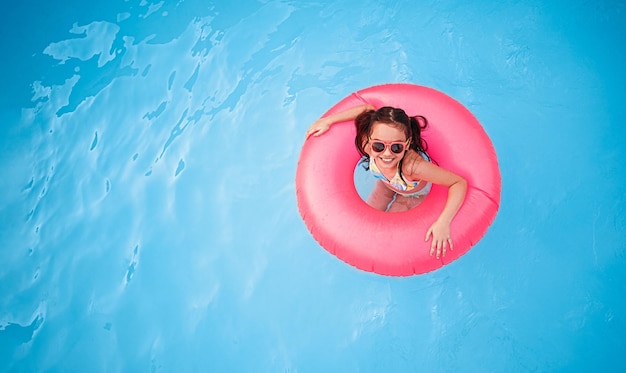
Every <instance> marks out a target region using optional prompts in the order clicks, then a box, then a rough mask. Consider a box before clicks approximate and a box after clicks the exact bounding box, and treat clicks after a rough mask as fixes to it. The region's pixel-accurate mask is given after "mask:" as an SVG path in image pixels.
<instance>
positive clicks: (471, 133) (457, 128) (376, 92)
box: [296, 84, 501, 276]
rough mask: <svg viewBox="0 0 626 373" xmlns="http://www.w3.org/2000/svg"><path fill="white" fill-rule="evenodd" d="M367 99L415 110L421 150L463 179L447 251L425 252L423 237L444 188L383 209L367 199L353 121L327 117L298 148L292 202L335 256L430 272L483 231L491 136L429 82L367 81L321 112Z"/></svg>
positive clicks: (490, 189) (363, 265)
mask: <svg viewBox="0 0 626 373" xmlns="http://www.w3.org/2000/svg"><path fill="white" fill-rule="evenodd" d="M364 103H367V104H372V105H374V107H376V108H379V107H382V106H394V107H399V108H402V109H404V110H405V111H406V112H407V114H408V115H410V116H414V115H418V114H419V115H423V116H425V117H426V118H427V119H428V123H429V125H428V127H427V128H426V130H424V131H423V133H422V136H423V137H424V138H425V139H426V141H427V142H428V152H429V154H430V155H431V156H432V158H433V159H434V160H435V161H436V162H437V163H438V164H439V165H440V166H441V167H443V168H446V169H449V170H451V171H453V172H455V173H457V174H459V175H461V176H463V177H464V178H465V179H466V180H467V182H468V189H467V195H466V197H465V200H464V202H463V205H462V206H461V208H460V209H459V211H458V213H457V215H456V216H455V218H454V220H453V221H452V224H451V228H450V229H451V232H452V240H453V242H454V250H453V251H450V250H448V252H447V254H446V256H445V257H444V256H442V257H441V258H439V259H437V258H436V257H435V256H430V241H429V242H425V241H424V237H425V236H426V231H427V230H428V228H429V227H430V225H431V224H432V223H433V222H434V221H435V220H436V219H437V217H438V216H439V214H440V213H441V211H442V209H443V207H444V205H445V202H446V199H447V193H448V188H446V187H442V186H439V185H433V187H432V189H431V191H430V193H429V194H428V196H427V197H426V199H425V200H424V202H422V203H421V204H420V205H419V206H417V207H415V208H413V209H411V210H409V211H404V212H383V211H379V210H376V209H374V208H372V207H370V206H369V205H367V204H366V203H365V202H364V201H363V199H361V197H360V196H359V195H358V193H357V190H356V187H355V185H354V170H355V167H356V165H357V163H358V161H359V160H360V154H359V153H358V151H357V150H356V148H355V146H354V145H353V144H354V137H355V133H356V130H355V127H354V122H353V121H351V122H344V123H336V124H334V125H333V126H332V127H331V128H330V130H329V131H328V132H327V133H325V134H323V135H321V136H319V137H315V136H311V137H309V138H308V139H307V140H306V141H305V142H304V145H303V147H302V152H301V154H300V159H299V161H298V168H297V171H296V194H297V201H298V209H299V211H300V214H301V215H302V218H303V220H304V222H305V224H306V226H307V228H308V229H309V231H310V232H311V234H312V235H313V237H314V238H315V240H316V241H317V242H318V243H319V244H320V245H321V246H322V247H324V248H325V249H326V250H327V251H328V252H330V253H331V254H333V255H335V256H336V257H337V258H339V259H341V260H343V261H345V262H346V263H348V264H351V265H353V266H355V267H357V268H359V269H362V270H365V271H370V272H375V273H379V274H382V275H391V276H409V275H413V274H422V273H426V272H430V271H433V270H435V269H437V268H440V267H441V266H443V265H446V264H448V263H450V262H452V261H454V260H456V259H458V258H459V257H460V256H462V255H463V254H465V253H466V252H467V251H468V250H469V249H470V248H471V247H472V246H473V245H474V244H476V243H477V242H478V241H479V240H480V239H481V238H482V237H483V236H484V234H485V233H486V231H487V228H488V227H489V225H490V224H491V223H492V221H493V220H494V219H495V216H496V213H497V211H498V207H499V205H500V190H501V178H500V171H499V169H498V161H497V158H496V153H495V150H494V148H493V145H492V143H491V140H490V139H489V137H488V136H487V134H486V133H485V131H484V130H483V128H482V126H481V125H480V123H479V122H478V121H477V120H476V118H475V117H474V116H473V115H472V113H470V112H469V111H468V110H467V109H466V108H465V107H464V106H463V105H461V104H460V103H459V102H457V101H456V100H454V99H453V98H451V97H449V96H447V95H445V94H443V93H441V92H439V91H436V90H434V89H431V88H427V87H422V86H417V85H411V84H386V85H380V86H375V87H370V88H367V89H364V90H361V91H358V92H356V93H353V94H351V95H350V96H348V97H346V98H344V99H343V100H341V101H340V102H339V103H337V104H336V105H335V106H334V107H332V108H331V109H330V110H329V111H328V112H327V113H326V114H325V115H324V116H326V115H330V114H333V113H336V112H339V111H343V110H345V109H348V108H351V107H354V106H357V105H363V104H364Z"/></svg>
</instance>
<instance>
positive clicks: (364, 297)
mask: <svg viewBox="0 0 626 373" xmlns="http://www.w3.org/2000/svg"><path fill="white" fill-rule="evenodd" d="M7 7H8V6H7ZM11 7H12V8H11V9H8V10H7V11H5V12H4V13H3V14H4V16H3V18H4V19H3V22H2V26H1V27H2V29H3V34H2V35H3V36H4V37H3V44H4V50H5V53H6V57H5V58H6V61H5V64H4V65H3V66H5V68H4V71H3V72H2V79H3V82H4V86H5V88H4V89H3V93H2V95H1V96H0V97H2V101H1V103H0V104H1V105H2V106H1V108H0V110H1V115H2V122H3V126H2V127H1V129H0V131H1V136H0V142H1V144H2V146H1V148H0V149H1V150H0V162H1V163H0V164H1V165H2V169H3V170H4V177H3V178H2V181H1V183H0V190H1V193H0V219H1V222H2V226H1V229H0V289H1V291H0V371H7V372H8V371H106V372H110V371H148V370H149V371H233V372H239V371H241V372H248V371H255V372H256V371H268V372H275V371H284V372H322V371H346V372H352V371H361V372H406V371H427V372H433V371H467V372H475V371H488V372H490V371H507V372H530V371H624V370H625V369H626V360H624V359H623V356H624V354H625V353H626V345H625V344H624V343H623V342H624V337H623V336H624V335H625V334H626V318H625V316H624V315H625V314H626V300H625V299H626V281H625V280H626V254H625V253H626V244H625V243H624V241H623V239H624V237H626V234H625V233H626V214H625V211H626V193H625V190H624V187H623V183H624V181H626V169H625V168H624V166H623V164H622V163H623V160H624V159H626V150H624V147H623V146H622V142H623V141H624V140H625V139H626V127H624V126H623V123H624V121H626V108H625V107H624V105H623V93H622V91H623V87H624V86H626V74H625V73H624V72H623V66H624V65H625V63H626V51H625V50H624V48H623V47H622V46H623V45H625V44H626V43H625V42H626V40H625V39H626V37H625V36H624V35H626V33H625V32H624V31H626V30H625V29H626V26H624V23H623V22H622V21H623V19H624V15H625V12H626V7H625V6H624V5H620V4H613V3H611V2H606V1H602V2H598V3H589V2H583V1H575V2H562V1H559V2H553V3H551V4H544V3H543V2H539V1H520V2H504V3H501V4H495V3H492V2H487V1H481V2H474V3H472V4H465V3H462V2H458V1H440V2H422V3H421V4H415V2H413V1H387V2H384V4H382V3H381V2H375V1H366V2H358V3H357V2H353V1H352V2H330V1H328V2H326V1H318V2H312V1H293V2H287V1H244V2H240V3H237V4H234V3H232V4H226V2H217V3H207V2H203V1H198V0H193V1H161V2H154V3H151V2H149V1H145V0H142V1H136V0H131V1H116V2H113V3H110V2H104V1H101V2H96V3H94V4H93V5H89V7H87V6H86V5H75V4H73V3H71V2H67V4H66V6H63V7H58V6H55V5H54V4H52V3H48V2H37V3H36V4H23V3H20V4H19V5H11ZM386 82H410V83H415V84H421V85H426V86H430V87H433V88H436V89H438V90H440V91H443V92H445V93H447V94H448V95H450V96H452V97H454V98H456V99H457V100H458V101H460V102H461V103H463V104H464V105H465V106H466V107H467V108H469V109H470V110H471V111H472V112H473V113H474V115H475V116H476V117H477V118H478V119H479V121H480V122H481V123H482V124H483V126H484V128H485V130H486V131H487V133H488V134H489V136H490V137H491V140H492V141H493V143H494V146H495V149H496V151H497V153H498V157H499V162H500V170H501V173H502V201H501V207H500V212H499V214H498V215H497V217H496V220H495V221H494V223H493V225H492V226H491V228H490V229H489V230H488V232H487V234H486V235H485V237H484V238H483V239H482V240H481V241H480V242H478V244H476V246H475V247H474V248H472V250H470V251H469V252H468V253H467V254H466V255H464V256H463V257H461V258H460V259H458V260H457V261H455V262H453V263H451V264H450V265H448V266H445V267H443V268H441V269H439V270H436V271H434V272H431V273H428V274H425V275H420V276H412V277H405V278H392V277H384V276H379V275H375V274H372V273H368V272H363V271H359V270H357V269H355V268H353V267H350V266H348V265H346V264H345V263H343V262H341V261H339V260H338V259H336V258H335V257H334V256H332V255H330V254H328V253H327V252H326V251H325V250H324V249H322V248H321V247H320V246H319V245H318V244H317V243H316V242H315V241H314V239H313V238H312V237H311V235H310V234H309V232H308V231H307V229H306V227H305V226H304V223H303V222H302V220H301V218H300V215H299V213H298V210H297V207H296V200H295V184H294V183H295V181H294V177H295V169H296V163H297V159H298V155H299V150H300V147H301V145H302V142H303V140H304V131H305V129H306V128H307V127H308V125H309V124H310V123H311V122H312V121H314V120H315V119H316V118H317V117H319V116H320V115H321V114H322V113H323V112H324V111H325V110H326V109H327V108H329V107H330V106H331V105H332V104H333V103H335V102H336V101H338V100H339V99H340V98H342V97H344V96H346V95H348V94H349V93H351V92H353V91H356V90H358V89H361V88H364V87H368V86H371V85H375V84H381V83H386Z"/></svg>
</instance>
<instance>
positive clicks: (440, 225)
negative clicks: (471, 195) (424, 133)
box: [406, 154, 467, 259]
mask: <svg viewBox="0 0 626 373" xmlns="http://www.w3.org/2000/svg"><path fill="white" fill-rule="evenodd" d="M407 155H408V154H407ZM415 156H416V158H415V161H413V162H407V163H408V164H407V166H408V167H406V168H407V170H406V171H407V173H406V174H407V177H409V178H410V179H412V180H426V181H430V182H432V183H433V184H438V185H443V186H447V187H448V199H447V200H446V204H445V206H444V208H443V210H442V211H441V214H439V217H438V218H437V220H435V222H434V223H433V224H432V225H431V226H430V228H429V229H428V231H426V237H425V239H424V240H425V241H428V239H429V238H430V237H432V242H431V244H430V255H433V254H435V253H436V255H437V259H438V258H439V257H440V255H444V256H445V255H446V249H447V246H448V245H449V246H450V250H452V249H453V248H454V246H453V244H452V238H451V237H450V224H451V223H452V219H454V216H455V215H456V213H457V212H458V211H459V208H461V205H462V204H463V200H465V194H466V192H467V181H466V180H465V179H464V178H463V177H461V176H460V175H457V174H455V173H454V172H452V171H449V170H446V169H445V168H441V167H439V166H437V165H435V164H432V163H430V162H428V161H425V160H423V159H421V157H420V156H419V155H418V154H415ZM417 157H419V158H417Z"/></svg>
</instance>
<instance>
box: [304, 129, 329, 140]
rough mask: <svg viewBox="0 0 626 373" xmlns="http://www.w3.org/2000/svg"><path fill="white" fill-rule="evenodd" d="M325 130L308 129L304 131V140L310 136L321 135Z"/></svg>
mask: <svg viewBox="0 0 626 373" xmlns="http://www.w3.org/2000/svg"><path fill="white" fill-rule="evenodd" d="M326 131H327V130H325V129H322V128H313V127H311V128H309V129H308V131H306V138H307V139H308V138H309V137H310V136H311V135H313V136H316V137H317V136H319V135H321V134H323V133H324V132H326Z"/></svg>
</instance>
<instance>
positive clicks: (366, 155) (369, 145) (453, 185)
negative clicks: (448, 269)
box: [306, 105, 467, 258]
mask: <svg viewBox="0 0 626 373" xmlns="http://www.w3.org/2000/svg"><path fill="white" fill-rule="evenodd" d="M348 120H354V122H355V125H356V137H355V145H356V147H357V149H358V150H359V153H361V155H362V156H363V159H362V162H364V163H365V164H366V168H369V170H370V171H371V172H372V174H373V175H374V177H375V178H376V179H377V180H376V184H375V186H374V190H373V191H372V193H371V194H370V196H369V197H368V199H367V203H368V204H369V205H370V206H372V207H374V208H376V209H379V210H383V211H405V210H408V209H411V208H413V207H415V206H417V205H418V204H420V203H421V202H422V200H423V198H424V196H425V195H426V194H427V193H428V191H429V190H430V185H431V183H435V184H438V185H444V186H446V187H448V198H447V201H446V204H445V206H444V208H443V210H442V211H441V214H440V215H439V217H438V218H437V220H436V221H435V222H434V223H433V224H432V225H431V226H430V228H429V229H428V231H427V232H426V237H425V241H428V240H429V239H430V238H431V237H432V242H431V247H430V255H433V254H434V253H436V255H437V258H439V256H440V254H441V255H444V256H445V255H446V249H447V247H448V246H449V247H450V250H452V249H453V248H454V247H453V244H452V239H451V238H450V223H451V222H452V219H453V218H454V216H455V215H456V213H457V211H458V210H459V208H460V207H461V204H462V203H463V200H464V199H465V193H466V191H467V181H466V180H465V179H464V178H462V177H461V176H459V175H457V174H455V173H453V172H451V171H449V170H446V169H443V168H441V167H439V166H437V165H435V164H433V163H431V161H430V157H429V156H428V154H427V152H426V150H427V144H426V141H424V139H422V138H421V131H422V130H423V129H424V128H426V126H427V125H428V121H427V120H426V118H424V117H423V116H421V115H418V116H415V117H409V116H408V115H407V114H406V113H405V112H404V110H402V109H397V108H393V107H390V106H385V107H382V108H380V109H378V110H376V109H375V108H374V107H373V106H372V105H361V106H356V107H353V108H351V109H348V110H345V111H342V112H339V113H335V114H332V115H329V116H327V117H324V118H320V119H318V120H317V121H315V122H314V123H313V124H312V125H311V127H309V129H308V130H307V133H306V135H307V138H308V137H309V136H311V135H313V136H320V135H322V134H323V133H325V132H326V131H328V129H329V128H330V126H332V125H333V124H334V123H338V122H345V121H348Z"/></svg>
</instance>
